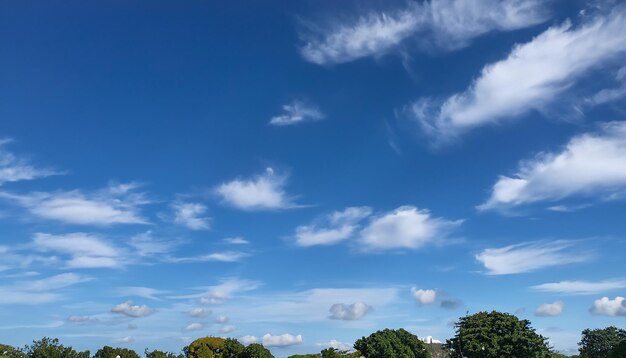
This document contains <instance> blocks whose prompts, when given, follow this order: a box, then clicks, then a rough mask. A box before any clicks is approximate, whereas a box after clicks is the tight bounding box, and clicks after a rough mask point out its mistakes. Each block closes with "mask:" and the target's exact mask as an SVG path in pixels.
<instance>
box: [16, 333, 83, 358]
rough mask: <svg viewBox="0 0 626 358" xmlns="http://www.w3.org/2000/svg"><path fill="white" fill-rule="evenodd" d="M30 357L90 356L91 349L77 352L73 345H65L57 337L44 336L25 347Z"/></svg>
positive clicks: (69, 357)
mask: <svg viewBox="0 0 626 358" xmlns="http://www.w3.org/2000/svg"><path fill="white" fill-rule="evenodd" d="M24 352H26V355H27V356H28V357H29V358H89V351H85V352H77V351H75V350H74V349H72V347H65V346H63V345H62V344H60V343H59V340H58V339H57V338H48V337H43V338H42V339H41V340H39V341H33V344H31V345H30V346H26V347H24Z"/></svg>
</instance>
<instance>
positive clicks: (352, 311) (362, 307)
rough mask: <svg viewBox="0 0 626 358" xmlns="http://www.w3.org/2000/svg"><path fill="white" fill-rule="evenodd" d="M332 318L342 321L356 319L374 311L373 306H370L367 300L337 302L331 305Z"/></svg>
mask: <svg viewBox="0 0 626 358" xmlns="http://www.w3.org/2000/svg"><path fill="white" fill-rule="evenodd" d="M329 311H330V316H329V318H330V319H337V320H342V321H354V320H359V319H361V318H363V317H365V315H366V314H368V313H369V312H371V311H372V306H369V305H368V304H367V303H365V302H355V303H352V304H350V305H347V304H344V303H335V304H334V305H332V306H330V309H329Z"/></svg>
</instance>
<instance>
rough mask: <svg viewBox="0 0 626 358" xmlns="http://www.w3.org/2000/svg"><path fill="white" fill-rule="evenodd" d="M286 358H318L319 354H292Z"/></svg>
mask: <svg viewBox="0 0 626 358" xmlns="http://www.w3.org/2000/svg"><path fill="white" fill-rule="evenodd" d="M287 358H320V355H319V354H294V355H290V356H289V357H287Z"/></svg>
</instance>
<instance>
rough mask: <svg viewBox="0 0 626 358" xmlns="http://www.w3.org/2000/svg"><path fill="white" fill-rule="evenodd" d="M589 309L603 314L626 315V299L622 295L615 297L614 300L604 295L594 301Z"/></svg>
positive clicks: (594, 312)
mask: <svg viewBox="0 0 626 358" xmlns="http://www.w3.org/2000/svg"><path fill="white" fill-rule="evenodd" d="M589 311H590V312H591V313H593V314H597V315H602V316H626V299H624V297H621V296H617V297H615V299H614V300H611V299H609V298H608V297H602V298H600V299H598V300H595V301H594V302H593V306H591V309H590V310H589Z"/></svg>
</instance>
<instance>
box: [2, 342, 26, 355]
mask: <svg viewBox="0 0 626 358" xmlns="http://www.w3.org/2000/svg"><path fill="white" fill-rule="evenodd" d="M0 358H26V354H24V352H22V351H20V350H19V349H17V348H15V347H11V346H8V345H6V344H0Z"/></svg>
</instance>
